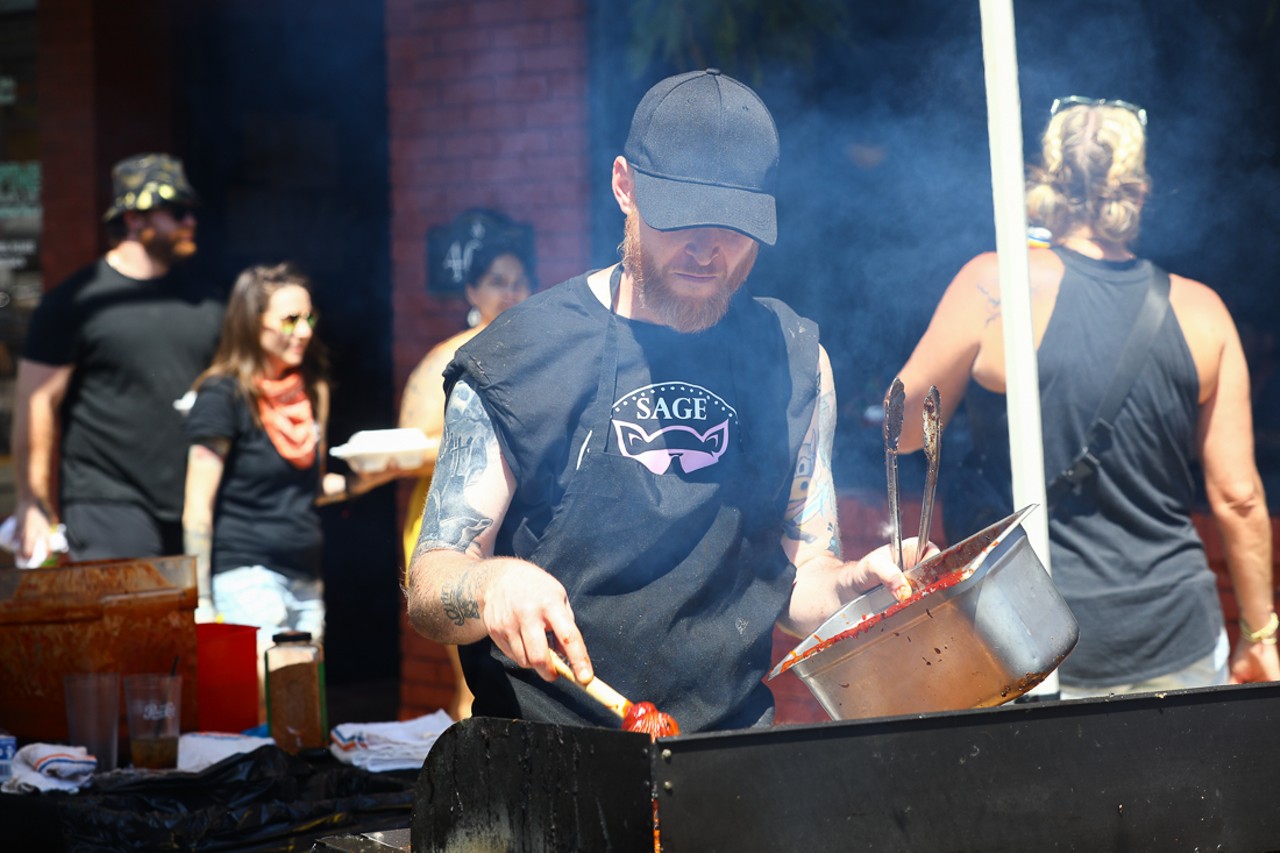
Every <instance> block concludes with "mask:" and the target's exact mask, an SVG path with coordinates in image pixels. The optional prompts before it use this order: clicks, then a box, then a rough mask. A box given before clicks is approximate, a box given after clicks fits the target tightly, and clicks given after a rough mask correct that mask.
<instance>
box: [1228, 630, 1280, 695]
mask: <svg viewBox="0 0 1280 853" xmlns="http://www.w3.org/2000/svg"><path fill="white" fill-rule="evenodd" d="M1230 681H1231V683H1232V684H1249V683H1251V682H1254V681H1280V654H1277V652H1276V647H1275V645H1274V644H1268V643H1251V642H1249V641H1248V640H1246V639H1244V638H1243V637H1242V638H1241V639H1240V640H1239V641H1237V642H1236V649H1235V651H1234V652H1233V653H1232V655H1231V679H1230Z"/></svg>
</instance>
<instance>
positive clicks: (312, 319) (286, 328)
mask: <svg viewBox="0 0 1280 853" xmlns="http://www.w3.org/2000/svg"><path fill="white" fill-rule="evenodd" d="M317 319H318V318H317V317H316V312H314V311H312V312H311V313H310V314H286V315H285V316H283V317H281V318H280V325H279V327H278V328H279V330H280V334H282V335H285V336H286V337H287V336H289V335H292V334H293V333H294V331H295V330H296V329H297V328H298V324H299V323H306V324H307V325H308V326H310V327H311V328H312V329H314V328H315V327H316V320H317Z"/></svg>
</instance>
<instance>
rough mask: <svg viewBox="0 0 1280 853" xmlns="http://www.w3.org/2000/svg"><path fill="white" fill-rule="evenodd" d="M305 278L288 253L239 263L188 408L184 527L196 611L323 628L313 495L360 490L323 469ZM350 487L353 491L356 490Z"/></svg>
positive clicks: (266, 626)
mask: <svg viewBox="0 0 1280 853" xmlns="http://www.w3.org/2000/svg"><path fill="white" fill-rule="evenodd" d="M315 324H316V313H315V310H314V309H313V307H312V304H311V284H310V281H309V280H308V279H307V277H306V276H305V275H304V274H303V273H302V272H301V271H300V270H298V269H297V268H296V267H294V266H293V265H291V264H287V263H284V264H277V265H275V266H255V267H250V268H249V269H247V270H245V271H244V272H242V273H241V274H240V276H239V278H237V279H236V283H235V287H234V289H233V290H232V293H231V297H230V299H229V300H228V303H227V311H226V317H225V319H224V322H223V326H222V338H221V341H220V342H219V345H218V349H217V352H216V353H215V355H214V359H213V364H212V365H210V366H209V368H208V369H207V370H205V372H204V373H202V374H201V375H200V376H199V377H198V378H197V379H196V381H195V384H194V386H193V388H194V389H195V391H196V398H195V402H194V404H193V405H192V407H191V411H190V412H189V413H188V415H187V418H186V433H187V437H188V438H189V439H190V441H191V448H190V451H189V455H188V459H187V484H186V503H185V506H184V508H183V513H182V527H183V534H184V539H185V545H186V552H187V553H188V554H194V555H195V556H196V561H197V571H198V577H199V590H200V607H199V610H198V611H197V617H198V618H199V619H200V620H209V619H213V618H219V619H222V620H225V621H227V622H232V623H236V624H242V625H255V626H257V627H258V628H259V629H260V630H259V633H258V641H259V645H260V647H265V645H267V644H269V643H270V639H271V635H272V634H273V633H275V632H277V631H280V630H286V629H295V630H302V631H309V632H311V635H312V637H314V638H316V639H320V638H322V637H323V634H324V583H323V581H322V579H321V575H320V554H321V544H322V543H321V532H320V520H319V517H318V516H317V514H316V512H315V505H316V504H317V503H325V502H329V501H334V500H341V499H343V498H346V497H350V496H352V495H353V494H354V493H356V492H359V491H363V489H361V488H360V485H362V484H360V482H359V481H357V480H353V481H351V482H348V479H347V478H345V477H343V476H342V475H340V474H326V473H325V471H324V434H325V423H326V421H327V419H328V413H329V383H328V379H327V363H326V358H325V354H324V349H323V347H322V346H321V344H320V342H319V341H318V340H316V339H315V337H314V332H313V329H314V327H315ZM353 489H354V491H353Z"/></svg>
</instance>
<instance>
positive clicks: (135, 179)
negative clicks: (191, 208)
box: [102, 154, 199, 222]
mask: <svg viewBox="0 0 1280 853" xmlns="http://www.w3.org/2000/svg"><path fill="white" fill-rule="evenodd" d="M111 193H112V201H111V207H109V208H107V212H106V213H104V214H103V215H102V219H103V221H105V222H109V221H111V220H112V219H115V218H116V217H117V216H119V215H121V214H122V213H124V212H125V211H126V210H152V209H154V208H157V207H160V206H161V205H164V204H188V205H189V204H196V203H197V202H198V201H199V199H198V197H197V196H196V191H195V190H194V189H192V188H191V184H189V183H187V176H186V174H185V173H184V172H183V171H182V161H181V160H179V159H177V158H176V157H171V156H169V155H168V154H138V155H135V156H133V157H126V158H125V159H123V160H121V161H120V162H119V163H116V165H115V166H114V167H113V168H112V170H111Z"/></svg>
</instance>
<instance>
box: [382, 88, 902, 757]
mask: <svg viewBox="0 0 1280 853" xmlns="http://www.w3.org/2000/svg"><path fill="white" fill-rule="evenodd" d="M778 153H779V148H778V135H777V129H776V127H775V125H774V121H773V117H772V116H771V115H770V113H769V111H768V109H767V108H766V107H765V105H764V103H763V102H762V101H761V100H760V98H759V97H758V96H757V95H756V93H755V92H753V91H752V90H751V89H749V88H748V87H746V86H744V85H743V84H742V83H740V82H738V81H736V80H733V79H732V78H730V77H727V76H725V75H723V74H721V73H720V72H719V71H717V70H714V69H710V70H707V71H699V72H692V73H687V74H682V75H678V76H675V77H670V78H668V79H666V80H663V81H661V82H660V83H658V84H657V85H655V86H654V87H653V88H652V89H650V90H649V92H648V93H647V94H646V95H645V96H644V98H643V100H642V101H641V102H640V105H639V106H638V107H637V109H636V112H635V115H634V117H633V119H632V124H631V131H630V135H629V136H628V138H627V142H626V147H625V149H624V156H621V157H618V158H617V159H615V160H614V162H613V175H612V186H613V193H614V197H615V199H616V200H617V202H618V206H619V208H620V209H621V210H622V212H623V213H624V214H625V215H626V225H625V237H624V241H623V244H622V263H621V264H618V265H615V266H613V267H611V268H609V269H604V270H597V271H594V272H591V273H589V274H585V275H580V276H578V277H576V278H573V279H570V280H569V281H567V282H564V283H563V284H561V285H559V286H557V287H553V288H550V289H548V290H546V291H544V292H542V293H539V294H536V295H535V296H533V297H531V298H530V299H528V300H527V301H526V302H524V303H521V304H520V305H517V306H515V307H514V308H512V309H510V310H508V311H506V312H504V313H503V314H502V315H501V316H500V317H498V318H497V319H496V320H495V321H494V322H493V323H492V324H491V325H490V326H489V327H488V328H487V329H486V330H485V331H484V332H483V333H481V334H480V335H479V336H477V337H476V338H475V339H474V340H473V341H471V342H470V343H468V344H467V345H466V346H464V347H463V348H462V349H461V350H460V351H459V352H458V355H457V357H456V358H455V359H454V361H453V362H452V364H450V365H449V367H448V368H447V369H446V371H445V377H446V385H447V386H449V388H450V393H449V399H448V404H447V411H446V416H445V428H444V436H443V439H442V443H441V449H440V456H439V461H438V462H437V463H436V474H435V479H434V480H433V482H432V485H431V490H430V492H429V494H428V496H427V504H426V511H425V514H424V518H423V525H422V533H421V536H420V538H419V541H418V545H417V548H416V550H415V553H414V556H413V560H412V561H411V566H410V569H409V575H408V588H407V594H408V608H409V616H410V620H411V622H412V624H413V625H414V627H415V628H416V629H417V630H418V631H419V632H421V633H422V634H423V635H425V636H427V637H429V638H431V639H433V640H436V641H438V642H442V643H454V644H458V645H460V646H462V648H461V649H460V650H459V651H460V654H461V657H462V663H463V669H464V671H465V672H466V675H467V681H468V683H469V685H470V687H471V689H472V691H473V692H474V693H475V696H476V699H475V705H474V707H473V713H475V714H477V715H484V716H502V717H516V718H524V719H530V720H539V721H545V722H556V723H568V724H589V725H602V726H609V725H612V726H616V725H617V721H616V720H615V719H612V718H611V717H610V715H609V713H608V712H607V711H606V710H604V709H603V708H600V707H597V706H596V705H594V704H592V703H591V702H590V701H589V700H586V699H584V698H583V697H582V696H581V694H580V692H579V691H577V690H576V689H575V688H574V686H573V685H570V684H568V683H567V680H565V679H562V680H557V679H556V675H555V671H554V669H553V663H552V660H551V657H550V655H551V654H552V653H553V648H555V647H558V648H559V649H560V650H561V651H562V652H563V654H564V656H565V657H566V658H567V659H568V661H569V663H570V665H571V666H572V668H573V671H574V673H575V674H576V676H577V678H578V680H579V681H580V682H583V683H585V682H587V681H589V680H590V679H591V678H592V677H593V676H594V675H595V674H599V676H600V678H601V679H602V680H603V681H606V682H608V683H609V684H610V685H612V686H613V687H614V688H616V689H617V690H618V691H619V692H620V693H622V694H623V695H625V696H628V697H631V698H632V699H634V700H646V701H649V702H653V703H654V704H655V705H656V706H657V707H658V708H660V709H661V710H662V711H663V712H665V713H667V714H670V715H671V716H673V717H675V718H676V720H678V721H679V725H680V727H681V729H682V730H683V731H685V732H690V731H703V730H715V729H729V728H746V727H751V726H757V725H768V724H769V723H770V722H771V721H772V719H773V699H772V696H771V694H770V692H769V690H768V688H766V687H765V686H764V685H763V683H762V681H761V679H762V677H763V676H764V674H765V673H766V671H767V670H768V667H769V665H770V651H771V636H772V631H773V628H774V625H775V624H778V625H780V626H782V627H783V628H784V629H785V630H788V631H790V632H792V633H794V634H797V635H799V636H804V635H807V634H808V633H810V632H811V631H813V630H814V629H815V628H817V627H818V626H819V625H820V624H821V623H822V622H823V620H825V619H826V618H827V617H828V616H829V615H830V614H832V613H833V612H835V611H836V610H837V609H838V608H839V607H840V606H841V605H842V604H843V603H844V602H846V601H847V600H849V599H851V598H852V597H854V596H856V595H857V594H859V593H860V592H862V591H864V590H866V589H867V588H869V587H872V586H875V585H876V584H878V583H883V584H885V585H886V586H887V587H889V588H890V589H891V590H893V591H894V592H895V594H897V595H899V597H903V596H905V595H906V594H907V593H908V591H909V587H908V584H907V582H906V579H905V578H903V577H902V574H901V573H900V572H899V570H898V568H897V566H896V564H895V563H894V561H893V560H891V558H890V555H889V550H888V546H885V547H883V548H880V549H878V550H876V551H875V552H873V553H872V554H870V555H868V556H867V557H865V558H863V559H862V560H859V561H856V562H844V561H843V560H842V559H841V556H840V550H839V549H840V536H839V531H838V528H837V520H836V501H835V490H834V486H833V483H832V479H831V467H830V459H831V444H832V431H833V428H834V421H835V411H836V406H835V392H834V387H833V384H832V379H831V367H830V364H829V362H828V360H827V356H826V353H825V352H824V351H823V350H822V347H821V346H820V345H819V343H818V330H817V327H816V325H815V324H814V323H813V322H811V321H809V320H806V319H804V318H802V317H799V316H797V315H796V314H795V313H794V312H792V311H791V310H790V309H789V308H788V307H787V306H786V305H784V304H782V303H781V302H779V301H777V300H774V299H762V298H753V297H752V296H751V295H750V294H749V293H748V292H747V290H746V288H745V287H744V286H743V285H744V283H745V282H746V280H747V277H748V275H749V274H750V272H751V269H752V266H753V264H754V262H755V259H756V254H757V251H758V248H759V243H760V242H765V243H768V244H770V245H772V244H773V243H774V241H775V238H776V234H777V226H776V218H775V205H774V197H773V190H774V185H775V181H776V173H777V168H778ZM904 550H905V551H906V553H907V554H908V555H910V554H911V553H913V552H914V550H915V543H914V542H913V541H909V542H908V543H907V546H906V547H905V548H904Z"/></svg>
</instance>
